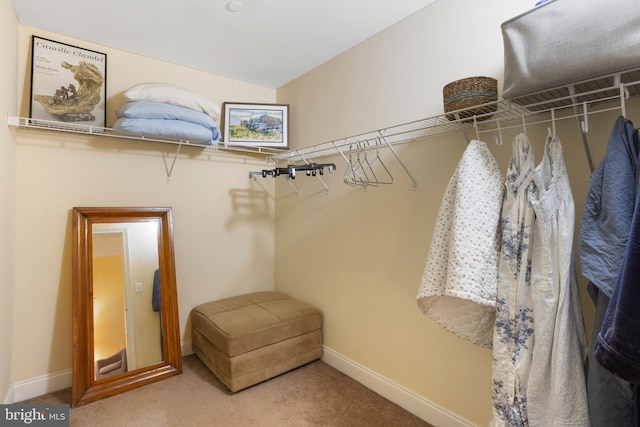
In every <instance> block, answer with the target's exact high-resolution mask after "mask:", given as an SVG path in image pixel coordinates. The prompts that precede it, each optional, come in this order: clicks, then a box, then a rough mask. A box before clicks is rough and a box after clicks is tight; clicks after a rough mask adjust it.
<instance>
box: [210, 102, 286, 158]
mask: <svg viewBox="0 0 640 427" xmlns="http://www.w3.org/2000/svg"><path fill="white" fill-rule="evenodd" d="M221 122H222V130H223V135H222V140H223V141H224V142H225V143H226V144H229V145H248V146H254V147H275V148H288V147H289V105H288V104H249V103H243V102H225V103H223V105H222V120H221Z"/></svg>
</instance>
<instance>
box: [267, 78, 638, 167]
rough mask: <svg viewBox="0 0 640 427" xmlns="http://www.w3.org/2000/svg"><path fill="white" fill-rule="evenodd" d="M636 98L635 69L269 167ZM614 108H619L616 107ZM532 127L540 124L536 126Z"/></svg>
mask: <svg viewBox="0 0 640 427" xmlns="http://www.w3.org/2000/svg"><path fill="white" fill-rule="evenodd" d="M638 94H640V69H635V70H631V71H628V72H625V73H616V74H611V75H607V76H600V77H598V78H594V79H591V80H586V81H581V82H577V83H574V84H572V85H567V86H562V87H557V88H552V89H548V90H545V91H541V92H537V93H534V94H530V95H526V96H522V97H518V98H514V99H510V100H499V101H495V102H491V103H487V104H483V105H480V106H474V107H470V108H466V109H462V110H457V111H451V112H447V113H446V114H444V113H443V114H439V115H437V116H433V117H429V118H426V119H422V120H416V121H413V122H408V123H403V124H400V125H396V126H391V127H386V128H382V129H376V130H373V131H369V132H365V133H361V134H357V135H353V136H349V137H346V138H341V139H337V140H333V141H328V142H325V143H322V144H317V145H313V146H309V147H304V148H299V149H294V150H289V151H286V152H283V153H280V154H276V155H273V156H271V157H270V158H269V160H271V161H273V162H277V161H279V160H287V161H290V162H291V161H303V162H308V161H311V160H313V159H316V158H320V157H327V156H333V155H335V154H341V153H342V152H345V151H349V152H355V151H358V150H364V149H366V148H371V147H372V146H374V147H375V146H380V147H382V146H387V145H397V144H401V143H405V142H410V141H415V140H418V139H423V138H426V137H430V136H435V135H439V134H443V133H448V132H454V131H462V132H463V133H465V136H466V131H467V130H469V129H476V130H478V129H479V128H481V129H482V130H481V132H488V131H496V130H500V129H502V128H507V127H508V126H509V125H508V122H513V121H516V120H517V121H519V122H522V120H524V119H526V118H528V117H531V116H536V115H540V114H543V113H550V115H551V116H553V117H554V120H555V119H556V118H557V119H558V120H560V119H566V118H569V117H579V116H580V115H583V114H593V113H597V112H599V111H608V110H610V108H609V109H605V107H602V108H601V109H600V110H599V109H598V108H594V107H597V106H599V105H602V104H603V103H605V102H606V101H620V103H621V104H622V108H624V102H625V100H626V99H627V98H629V97H630V96H636V95H638ZM615 108H620V104H618V105H617V106H616V107H615ZM569 109H571V110H569ZM565 110H567V111H569V112H568V113H565V114H562V116H561V117H560V116H558V117H555V113H556V112H562V111H565ZM587 111H588V112H587ZM550 120H551V119H550V118H545V119H542V121H544V122H548V121H550ZM536 123H540V121H538V122H536ZM467 139H468V138H467Z"/></svg>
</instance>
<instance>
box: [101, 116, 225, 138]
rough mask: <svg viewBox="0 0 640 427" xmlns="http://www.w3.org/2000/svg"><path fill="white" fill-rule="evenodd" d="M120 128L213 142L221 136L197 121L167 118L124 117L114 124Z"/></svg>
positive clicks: (141, 132)
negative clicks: (196, 122)
mask: <svg viewBox="0 0 640 427" xmlns="http://www.w3.org/2000/svg"><path fill="white" fill-rule="evenodd" d="M113 129H119V130H123V131H126V132H130V133H136V134H140V135H157V136H169V137H175V138H184V139H188V140H189V141H192V142H206V143H208V144H213V143H214V142H216V141H217V140H218V138H219V137H220V133H219V132H218V131H217V130H212V129H209V128H207V127H204V126H200V125H198V124H195V123H190V122H183V121H181V120H167V119H130V118H128V117H122V118H119V119H118V120H116V122H115V123H114V124H113Z"/></svg>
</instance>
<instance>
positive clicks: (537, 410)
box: [527, 135, 589, 427]
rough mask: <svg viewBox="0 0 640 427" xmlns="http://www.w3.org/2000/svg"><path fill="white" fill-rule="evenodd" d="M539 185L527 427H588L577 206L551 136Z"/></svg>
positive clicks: (539, 172)
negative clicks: (575, 256) (577, 262)
mask: <svg viewBox="0 0 640 427" xmlns="http://www.w3.org/2000/svg"><path fill="white" fill-rule="evenodd" d="M534 181H535V183H536V186H537V189H538V197H537V200H533V202H532V203H533V209H534V211H535V214H536V219H535V231H534V233H533V239H532V244H531V246H532V247H531V252H532V260H531V292H532V295H533V317H534V322H535V331H534V346H533V352H532V360H531V368H530V371H529V379H528V382H527V414H528V418H529V426H530V427H534V426H535V427H561V426H568V425H570V426H572V427H588V426H589V410H588V403H587V388H586V377H585V370H584V367H585V366H586V365H585V364H586V359H587V354H588V347H587V336H586V333H585V329H584V321H583V317H582V306H581V303H580V294H579V293H578V288H577V281H576V272H575V269H574V264H573V237H574V227H575V206H574V201H573V195H572V193H571V186H570V183H569V177H568V175H567V171H566V168H565V164H564V160H563V157H562V146H561V144H560V140H559V139H558V137H557V136H555V135H549V136H548V137H547V141H546V144H545V151H544V159H543V160H542V162H541V163H540V165H538V167H537V168H536V169H535V171H534Z"/></svg>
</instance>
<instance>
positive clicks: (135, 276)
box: [93, 221, 162, 379]
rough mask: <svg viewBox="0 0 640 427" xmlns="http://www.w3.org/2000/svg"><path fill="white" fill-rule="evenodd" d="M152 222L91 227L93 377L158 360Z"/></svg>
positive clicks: (155, 227) (154, 228)
mask: <svg viewBox="0 0 640 427" xmlns="http://www.w3.org/2000/svg"><path fill="white" fill-rule="evenodd" d="M158 230H159V224H158V221H148V222H138V223H135V222H134V223H125V222H123V223H116V224H95V225H94V226H93V319H94V324H93V328H94V331H93V334H94V335H93V351H94V359H95V360H94V362H95V379H101V378H106V377H109V376H112V375H116V374H119V373H122V372H127V371H129V370H135V369H137V368H139V367H144V366H149V365H152V364H154V363H158V362H160V361H162V340H161V328H160V304H159V302H160V289H159V269H158Z"/></svg>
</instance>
